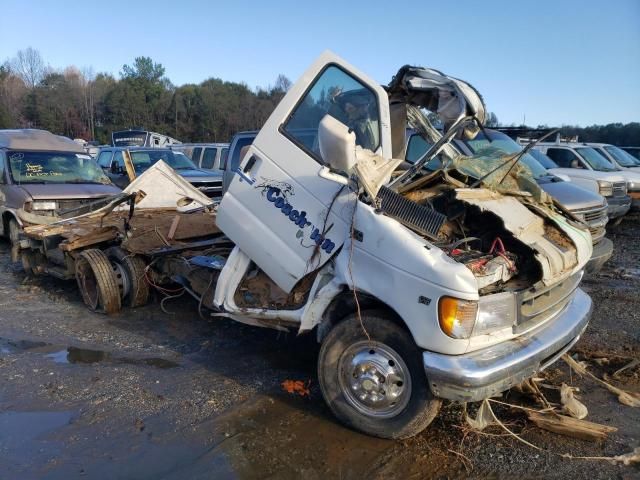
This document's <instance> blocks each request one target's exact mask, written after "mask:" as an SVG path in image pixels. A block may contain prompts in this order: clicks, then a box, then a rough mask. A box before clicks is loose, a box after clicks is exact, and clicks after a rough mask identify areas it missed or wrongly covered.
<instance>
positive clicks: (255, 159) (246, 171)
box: [242, 155, 258, 173]
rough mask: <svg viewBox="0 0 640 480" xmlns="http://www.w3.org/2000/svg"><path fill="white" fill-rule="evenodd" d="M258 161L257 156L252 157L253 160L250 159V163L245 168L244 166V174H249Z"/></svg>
mask: <svg viewBox="0 0 640 480" xmlns="http://www.w3.org/2000/svg"><path fill="white" fill-rule="evenodd" d="M257 160H258V159H257V158H256V156H255V155H251V158H250V159H249V161H248V162H247V163H246V164H245V166H244V168H243V169H242V171H243V172H244V173H248V172H249V171H250V170H251V169H252V168H253V166H254V165H255V164H256V161H257Z"/></svg>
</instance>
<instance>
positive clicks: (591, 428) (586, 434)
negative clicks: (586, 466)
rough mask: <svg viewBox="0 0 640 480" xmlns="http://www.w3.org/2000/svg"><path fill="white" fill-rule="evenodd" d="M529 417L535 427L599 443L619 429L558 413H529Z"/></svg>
mask: <svg viewBox="0 0 640 480" xmlns="http://www.w3.org/2000/svg"><path fill="white" fill-rule="evenodd" d="M527 417H528V418H529V420H531V421H532V422H533V423H534V425H536V426H537V427H539V428H542V429H543V430H548V431H550V432H554V433H559V434H560V435H567V436H569V437H575V438H579V439H581V440H589V441H592V442H594V441H598V440H604V439H605V438H607V435H608V434H609V433H611V432H615V431H617V430H618V429H617V428H615V427H608V426H606V425H601V424H599V423H593V422H588V421H586V420H578V419H577V418H572V417H567V416H565V415H558V414H557V413H552V412H548V413H540V412H534V411H528V412H527Z"/></svg>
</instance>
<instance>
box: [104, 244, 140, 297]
mask: <svg viewBox="0 0 640 480" xmlns="http://www.w3.org/2000/svg"><path fill="white" fill-rule="evenodd" d="M105 253H106V255H107V258H108V259H109V261H110V262H111V264H112V265H118V266H120V267H121V268H120V269H117V271H116V276H117V275H119V273H118V272H119V271H120V270H122V271H123V273H124V274H125V275H126V276H127V279H126V282H127V283H128V288H127V290H128V291H126V292H124V291H123V290H122V287H120V290H121V291H120V293H121V297H122V304H123V305H126V306H128V307H132V308H135V307H141V306H142V305H146V304H147V302H148V301H149V284H148V283H147V279H146V278H145V268H146V267H147V265H146V263H145V261H144V260H143V259H142V258H141V257H140V256H138V255H133V254H130V253H127V252H125V251H124V250H122V249H121V248H120V247H110V248H107V250H105ZM119 285H120V286H121V285H122V282H121V281H119Z"/></svg>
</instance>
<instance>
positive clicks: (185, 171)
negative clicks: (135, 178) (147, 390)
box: [97, 147, 222, 199]
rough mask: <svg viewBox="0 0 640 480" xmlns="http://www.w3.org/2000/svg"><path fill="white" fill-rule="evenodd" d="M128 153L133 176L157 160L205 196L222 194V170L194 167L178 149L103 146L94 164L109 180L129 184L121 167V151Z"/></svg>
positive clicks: (127, 177) (123, 163)
mask: <svg viewBox="0 0 640 480" xmlns="http://www.w3.org/2000/svg"><path fill="white" fill-rule="evenodd" d="M125 151H126V152H129V155H130V156H131V161H132V163H133V168H134V170H135V173H136V175H140V174H141V173H142V172H144V171H146V170H147V169H148V168H149V167H151V166H152V165H155V164H156V163H157V162H158V161H159V160H162V161H164V162H165V163H167V164H168V165H169V166H170V167H171V168H173V169H174V170H175V171H177V172H178V174H180V176H182V177H184V178H185V179H186V180H187V181H188V182H189V183H191V184H192V185H193V186H194V187H196V188H197V189H198V190H200V191H201V192H202V193H204V194H205V195H206V196H207V197H209V198H213V199H219V198H220V197H221V196H222V172H219V171H211V170H203V169H201V168H198V167H197V166H196V165H195V164H194V163H193V162H192V161H191V160H190V159H189V157H187V156H186V155H185V154H183V153H182V152H177V151H176V152H174V151H173V150H171V149H169V148H148V147H105V148H102V149H100V153H99V154H98V159H97V161H98V165H100V167H102V169H103V170H104V172H105V174H106V175H107V176H108V177H109V178H110V179H111V181H112V182H113V183H115V184H116V185H118V186H119V187H121V188H125V187H126V186H127V185H129V182H130V180H129V176H128V174H127V172H126V169H125V158H124V154H125Z"/></svg>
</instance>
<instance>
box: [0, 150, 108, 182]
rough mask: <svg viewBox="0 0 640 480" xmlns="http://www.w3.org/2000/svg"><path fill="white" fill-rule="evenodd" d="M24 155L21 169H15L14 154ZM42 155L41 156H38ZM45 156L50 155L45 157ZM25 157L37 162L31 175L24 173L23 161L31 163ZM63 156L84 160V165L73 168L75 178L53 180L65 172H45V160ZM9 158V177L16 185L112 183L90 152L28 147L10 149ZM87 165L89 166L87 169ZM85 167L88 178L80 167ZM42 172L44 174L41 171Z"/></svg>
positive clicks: (69, 159)
mask: <svg viewBox="0 0 640 480" xmlns="http://www.w3.org/2000/svg"><path fill="white" fill-rule="evenodd" d="M19 155H22V157H21V160H20V165H21V167H20V170H19V171H15V168H14V164H13V162H15V161H17V159H16V158H13V157H14V156H19ZM38 156H40V157H41V158H37V157H38ZM44 156H48V158H47V157H44ZM25 157H33V158H31V159H30V161H32V162H35V163H36V164H35V165H33V166H32V172H31V175H26V174H27V173H28V172H24V174H23V173H22V162H25V166H27V168H29V167H28V165H31V164H29V163H26V162H28V161H29V159H25ZM56 157H61V158H65V159H66V160H68V161H72V160H78V161H82V165H78V166H77V169H72V170H70V172H72V173H74V174H77V177H75V178H64V179H61V180H60V181H56V180H52V179H55V178H59V177H65V173H62V172H54V170H52V169H49V170H48V171H47V172H44V171H43V170H44V166H43V165H42V164H43V163H44V162H48V161H50V160H51V159H53V158H56ZM6 158H7V168H6V170H7V172H8V178H9V179H10V180H11V183H12V184H14V185H38V184H45V185H73V184H84V185H111V184H112V183H111V180H110V179H109V177H108V176H107V175H106V174H105V173H104V171H103V170H102V168H101V167H100V165H98V162H96V160H95V159H94V158H92V157H91V155H89V154H88V153H80V152H71V151H69V152H65V151H58V150H50V151H49V150H26V149H20V150H17V149H10V150H7V151H6ZM86 166H88V167H89V168H88V169H87V168H86ZM83 168H84V169H85V170H84V171H85V172H86V173H87V174H88V175H87V177H88V178H84V177H82V172H81V171H80V169H83ZM40 172H42V173H43V174H42V175H39V173H40ZM30 179H32V180H30Z"/></svg>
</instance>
